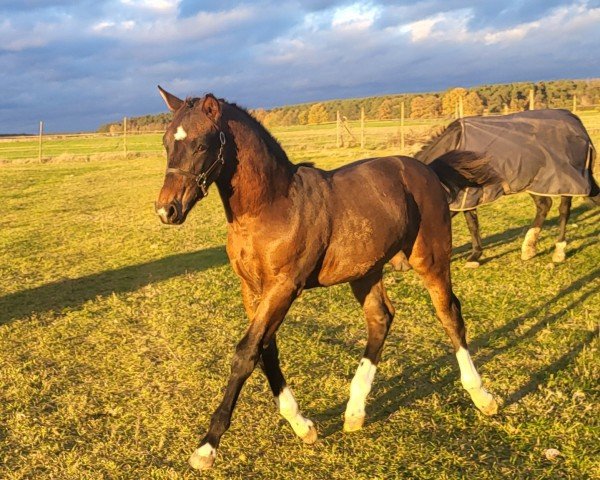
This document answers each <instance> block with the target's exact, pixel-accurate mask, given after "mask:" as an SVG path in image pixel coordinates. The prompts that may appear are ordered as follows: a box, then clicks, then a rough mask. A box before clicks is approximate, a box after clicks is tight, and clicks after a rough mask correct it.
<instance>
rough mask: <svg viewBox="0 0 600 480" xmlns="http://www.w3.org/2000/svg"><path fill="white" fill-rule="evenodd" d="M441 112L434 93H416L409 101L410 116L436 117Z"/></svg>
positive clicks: (438, 101)
mask: <svg viewBox="0 0 600 480" xmlns="http://www.w3.org/2000/svg"><path fill="white" fill-rule="evenodd" d="M440 112H441V103H440V99H439V97H437V96H436V95H423V96H421V95H417V96H416V97H413V99H412V100H411V102H410V118H436V117H439V115H440Z"/></svg>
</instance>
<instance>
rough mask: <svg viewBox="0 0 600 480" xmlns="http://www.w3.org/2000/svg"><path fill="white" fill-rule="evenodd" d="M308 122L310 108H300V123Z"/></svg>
mask: <svg viewBox="0 0 600 480" xmlns="http://www.w3.org/2000/svg"><path fill="white" fill-rule="evenodd" d="M307 123H308V110H300V111H299V112H298V124H299V125H306V124H307Z"/></svg>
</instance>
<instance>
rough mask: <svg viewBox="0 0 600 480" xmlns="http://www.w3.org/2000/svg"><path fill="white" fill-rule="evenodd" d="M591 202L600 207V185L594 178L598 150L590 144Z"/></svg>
mask: <svg viewBox="0 0 600 480" xmlns="http://www.w3.org/2000/svg"><path fill="white" fill-rule="evenodd" d="M589 155H590V159H589V160H590V182H591V188H590V200H591V201H592V202H594V204H595V205H600V187H598V183H596V179H595V178H594V171H595V168H594V167H597V166H598V165H596V149H595V148H594V146H593V145H592V144H591V143H590V153H589Z"/></svg>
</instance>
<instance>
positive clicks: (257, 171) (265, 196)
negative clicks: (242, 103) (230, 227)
mask: <svg viewBox="0 0 600 480" xmlns="http://www.w3.org/2000/svg"><path fill="white" fill-rule="evenodd" d="M240 115H244V113H242V112H238V115H235V116H234V118H232V119H231V120H229V121H228V122H227V126H228V130H229V134H230V135H231V137H232V140H233V142H232V143H233V148H232V149H231V150H235V152H232V151H230V156H231V157H235V159H234V161H233V162H231V164H230V166H229V168H226V169H225V171H224V172H223V173H224V174H223V175H222V176H221V178H219V180H218V181H217V185H218V187H219V192H220V194H221V198H222V200H223V204H224V206H225V211H226V212H227V218H228V221H229V222H232V221H234V220H236V219H237V220H239V219H241V218H243V217H244V216H257V215H258V214H259V213H260V212H261V211H262V210H263V209H264V208H265V207H266V206H269V205H272V204H273V203H275V202H276V201H277V200H278V199H279V198H281V197H284V196H287V192H288V189H289V186H290V181H291V178H292V176H293V175H294V168H293V164H292V163H291V162H290V161H289V160H288V159H287V156H286V155H285V153H284V152H283V150H282V149H281V147H280V146H279V144H278V143H277V142H276V141H275V140H273V138H272V137H271V136H270V135H269V134H268V132H266V131H263V127H262V126H261V125H260V124H258V122H256V123H255V121H254V120H251V119H249V118H248V119H246V118H243V117H242V119H240V118H239V116H240ZM245 115H248V114H245Z"/></svg>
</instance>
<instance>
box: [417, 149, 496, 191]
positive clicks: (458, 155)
mask: <svg viewBox="0 0 600 480" xmlns="http://www.w3.org/2000/svg"><path fill="white" fill-rule="evenodd" d="M428 166H429V167H431V168H432V169H433V171H434V172H435V173H436V174H437V176H438V178H439V179H440V181H441V182H442V184H443V185H444V186H445V187H446V189H447V190H448V193H449V195H450V202H452V201H453V200H454V199H455V198H456V196H457V195H458V193H459V192H460V191H461V190H462V189H464V188H466V187H483V186H484V185H495V184H498V183H500V182H501V181H502V180H501V179H500V177H499V176H498V174H497V173H496V171H495V170H494V168H493V167H492V166H491V165H490V162H489V158H488V157H486V156H485V155H479V154H477V153H475V152H469V151H460V150H452V151H450V152H447V153H444V154H443V155H442V156H440V157H438V158H436V159H435V160H434V161H433V162H431V163H430V164H428Z"/></svg>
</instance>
